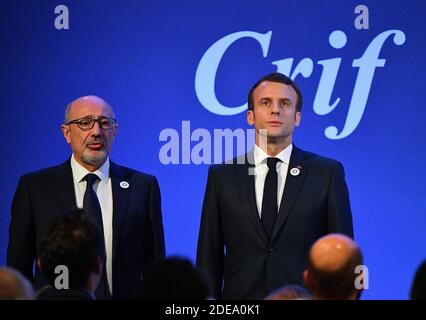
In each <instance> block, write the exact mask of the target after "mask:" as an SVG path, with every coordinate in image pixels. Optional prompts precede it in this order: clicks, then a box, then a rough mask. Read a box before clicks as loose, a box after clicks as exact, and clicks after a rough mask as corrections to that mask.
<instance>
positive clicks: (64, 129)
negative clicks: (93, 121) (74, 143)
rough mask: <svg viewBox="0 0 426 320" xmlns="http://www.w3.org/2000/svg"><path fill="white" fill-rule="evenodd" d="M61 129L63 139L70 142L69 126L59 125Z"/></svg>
mask: <svg viewBox="0 0 426 320" xmlns="http://www.w3.org/2000/svg"><path fill="white" fill-rule="evenodd" d="M61 131H62V133H63V135H64V138H65V140H66V141H67V143H68V144H70V143H71V132H70V126H69V125H66V124H62V125H61Z"/></svg>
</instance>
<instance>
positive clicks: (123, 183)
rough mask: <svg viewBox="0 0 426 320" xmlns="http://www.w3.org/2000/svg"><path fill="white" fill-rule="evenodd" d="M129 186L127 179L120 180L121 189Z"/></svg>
mask: <svg viewBox="0 0 426 320" xmlns="http://www.w3.org/2000/svg"><path fill="white" fill-rule="evenodd" d="M129 186H130V184H129V183H128V182H127V181H121V182H120V187H122V188H123V189H127V188H128V187H129Z"/></svg>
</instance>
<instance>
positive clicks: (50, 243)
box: [37, 208, 102, 300]
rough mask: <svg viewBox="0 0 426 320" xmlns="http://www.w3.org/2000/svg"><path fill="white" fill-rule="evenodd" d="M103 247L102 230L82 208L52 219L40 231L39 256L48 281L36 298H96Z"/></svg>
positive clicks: (39, 262) (39, 261)
mask: <svg viewBox="0 0 426 320" xmlns="http://www.w3.org/2000/svg"><path fill="white" fill-rule="evenodd" d="M101 248H102V247H101V238H100V236H99V232H97V229H96V227H95V226H94V225H93V224H92V223H90V222H89V219H88V217H87V215H86V213H85V211H84V210H83V209H77V208H75V209H74V210H72V211H70V212H67V213H65V214H63V215H60V216H59V217H57V218H55V219H54V220H52V221H51V222H50V223H49V224H48V225H47V227H46V228H45V229H44V230H43V233H42V235H41V240H40V244H39V252H40V256H39V258H38V260H37V263H38V264H39V267H40V269H41V270H42V271H43V273H44V275H45V277H46V279H47V282H48V283H49V285H47V286H46V287H44V288H42V289H41V290H40V291H39V292H38V294H37V299H39V300H65V299H67V300H94V299H95V291H96V287H97V285H98V283H99V279H100V276H101V271H102V261H101ZM58 267H59V268H58ZM64 267H66V268H67V271H66V272H65V271H64V269H63V268H64ZM57 268H58V269H57Z"/></svg>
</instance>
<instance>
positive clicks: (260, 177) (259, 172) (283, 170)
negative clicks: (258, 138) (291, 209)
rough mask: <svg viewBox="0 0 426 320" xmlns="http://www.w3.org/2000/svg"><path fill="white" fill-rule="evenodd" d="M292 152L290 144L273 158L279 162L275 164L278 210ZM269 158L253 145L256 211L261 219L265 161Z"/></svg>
mask: <svg viewBox="0 0 426 320" xmlns="http://www.w3.org/2000/svg"><path fill="white" fill-rule="evenodd" d="M292 150H293V144H290V145H289V146H288V147H287V148H285V149H284V150H283V151H281V152H280V153H279V154H277V155H276V156H275V158H278V159H280V160H281V162H278V163H277V174H278V190H277V192H278V194H277V205H278V210H279V209H280V204H281V198H282V196H283V193H284V186H285V180H286V177H287V171H288V165H289V163H290V156H291V151H292ZM269 157H271V156H269V155H268V154H267V153H266V152H265V151H263V150H262V149H261V148H259V147H258V146H257V145H256V144H255V145H254V165H255V168H254V182H255V191H256V204H257V211H258V212H259V215H260V217H262V201H263V188H264V186H265V179H266V174H267V173H268V170H269V169H268V165H267V164H266V159H267V158H269Z"/></svg>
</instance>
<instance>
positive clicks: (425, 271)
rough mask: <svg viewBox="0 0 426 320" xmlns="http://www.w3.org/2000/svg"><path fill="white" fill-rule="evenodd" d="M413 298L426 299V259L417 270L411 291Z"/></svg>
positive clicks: (411, 297)
mask: <svg viewBox="0 0 426 320" xmlns="http://www.w3.org/2000/svg"><path fill="white" fill-rule="evenodd" d="M410 299H411V300H426V260H425V261H423V262H422V264H421V265H420V266H419V268H418V269H417V271H416V275H415V276H414V281H413V284H412V286H411V292H410Z"/></svg>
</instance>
